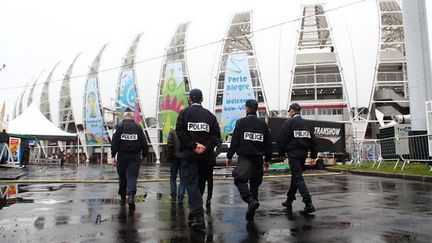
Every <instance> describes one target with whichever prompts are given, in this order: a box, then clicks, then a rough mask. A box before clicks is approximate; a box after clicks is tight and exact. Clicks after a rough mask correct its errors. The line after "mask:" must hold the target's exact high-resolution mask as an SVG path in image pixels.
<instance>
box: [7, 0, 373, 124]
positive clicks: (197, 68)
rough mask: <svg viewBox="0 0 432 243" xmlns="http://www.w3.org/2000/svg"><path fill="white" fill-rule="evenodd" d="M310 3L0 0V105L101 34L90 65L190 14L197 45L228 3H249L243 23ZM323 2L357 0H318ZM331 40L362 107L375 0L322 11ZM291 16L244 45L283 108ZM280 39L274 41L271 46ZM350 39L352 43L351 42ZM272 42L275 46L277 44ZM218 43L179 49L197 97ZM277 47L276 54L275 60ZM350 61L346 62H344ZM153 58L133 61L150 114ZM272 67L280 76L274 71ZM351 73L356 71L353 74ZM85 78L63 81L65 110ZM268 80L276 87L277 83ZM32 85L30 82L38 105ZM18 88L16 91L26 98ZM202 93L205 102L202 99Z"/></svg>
mask: <svg viewBox="0 0 432 243" xmlns="http://www.w3.org/2000/svg"><path fill="white" fill-rule="evenodd" d="M313 2H316V1H305V0H291V1H287V0H273V1H262V0H258V1H256V0H252V1H251V0H236V1H232V0H217V1H216V0H213V1H202V0H183V1H173V0H160V1H139V0H123V1H106V0H91V1H88V0H74V1H60V0H38V1H32V0H13V1H5V0H0V64H3V63H4V64H6V65H7V67H6V68H5V69H4V70H2V71H0V102H3V101H4V100H5V101H6V103H7V109H8V110H7V113H8V114H11V113H12V109H13V106H14V102H15V100H16V98H17V97H18V95H19V94H20V93H21V92H23V88H14V87H18V86H24V85H26V84H30V83H31V82H33V81H34V78H35V77H37V76H38V75H39V74H41V76H40V79H39V81H38V83H40V84H42V83H43V82H44V81H45V79H46V76H47V75H48V73H49V71H50V70H51V69H52V68H53V66H54V65H55V63H57V62H58V61H61V63H60V65H59V66H58V68H57V69H56V71H55V73H54V76H53V80H55V81H56V80H61V79H62V78H63V75H64V73H65V72H66V69H67V68H68V66H69V65H70V63H71V61H72V59H73V57H74V56H75V55H76V54H77V53H80V52H81V53H82V55H81V57H80V58H79V59H78V61H77V64H76V67H75V68H74V72H73V75H74V76H76V75H84V74H86V73H87V72H88V69H89V66H90V65H91V63H92V61H93V59H94V57H95V55H96V53H97V52H98V51H99V49H100V48H101V47H102V45H103V44H105V43H107V42H109V43H110V44H109V45H108V47H107V49H106V51H105V54H104V56H103V58H102V63H101V67H100V69H101V70H103V69H107V68H111V67H116V66H119V65H121V63H122V58H123V56H124V55H125V54H126V51H127V49H128V47H129V45H130V43H131V41H132V39H133V38H134V37H135V35H136V34H138V33H140V32H145V33H144V35H143V37H142V41H141V42H140V44H139V49H138V55H137V60H138V61H140V60H146V59H149V58H152V57H156V56H160V55H163V54H164V51H165V49H164V48H166V47H167V44H168V41H169V38H170V36H171V35H172V33H173V32H174V30H175V27H176V25H177V24H179V23H182V22H185V21H191V25H190V29H189V33H188V39H187V45H188V47H193V46H197V45H200V44H203V43H207V42H212V41H215V40H220V39H221V38H223V37H224V35H225V32H226V29H227V26H228V24H229V21H230V18H231V16H232V15H233V14H234V13H235V12H237V11H245V10H253V14H254V15H253V28H254V29H259V28H262V27H266V26H270V25H273V24H278V23H281V22H286V21H289V20H293V19H296V18H298V17H299V16H300V15H301V5H302V4H305V3H313ZM321 2H325V3H326V5H325V8H326V9H332V8H335V7H338V6H341V5H346V4H348V3H350V2H358V0H327V1H321ZM327 15H328V20H329V22H330V24H331V25H332V27H333V34H334V37H333V39H334V41H335V43H336V48H337V51H338V52H339V56H340V61H341V66H342V68H343V70H344V71H343V74H344V77H345V80H346V83H347V90H348V94H349V98H350V103H351V105H352V106H355V105H356V104H357V99H356V96H355V94H356V92H355V87H356V86H355V80H357V84H358V92H357V93H358V94H359V96H358V105H359V106H367V105H368V101H369V98H370V92H371V87H372V81H373V75H374V67H375V60H376V55H377V38H378V15H377V6H376V3H375V0H365V1H364V2H361V3H357V4H355V5H352V6H349V7H345V8H343V9H340V10H337V11H331V12H329V13H328V14H327ZM298 26H299V23H298V22H291V23H288V24H285V25H283V27H277V28H272V29H270V30H266V31H262V32H258V33H256V34H255V35H254V43H255V48H256V53H257V57H258V63H259V67H260V69H261V73H262V80H263V84H264V88H265V92H266V96H267V100H268V103H269V108H270V109H272V110H273V109H279V108H280V109H283V108H285V107H286V106H287V99H288V89H289V82H290V79H291V70H292V65H293V55H294V48H295V43H296V38H297V32H296V30H297V29H298ZM279 43H280V45H279ZM351 45H352V47H353V49H352V48H351ZM279 47H280V48H279ZM220 49H221V45H219V44H215V45H210V46H207V47H203V48H199V49H196V50H193V51H190V52H188V53H187V54H186V55H187V61H188V66H189V72H190V78H191V83H192V87H194V88H195V87H196V88H201V89H203V91H204V93H205V94H207V95H206V96H205V103H204V105H205V106H207V107H209V106H210V105H211V104H212V103H213V102H212V99H213V94H210V88H212V89H213V88H214V87H213V86H214V83H211V82H213V81H214V79H213V77H214V76H215V73H216V70H217V65H218V58H219V54H220ZM279 55H280V57H281V59H280V63H279V62H278V60H279ZM354 63H355V66H354ZM161 65H162V59H161V58H160V59H155V60H152V61H146V62H143V63H140V64H138V65H137V67H136V69H137V76H138V82H139V92H140V96H141V99H142V103H143V104H142V106H143V110H144V112H145V115H146V116H147V117H149V116H155V112H156V96H157V94H156V93H157V82H158V80H159V75H160V68H161ZM279 70H280V76H278V71H279ZM355 71H356V72H355ZM117 79H118V70H114V71H109V72H105V73H101V74H100V79H99V82H100V85H101V95H102V102H103V105H104V106H110V104H111V98H113V97H114V89H115V84H116V83H117ZM84 82H85V77H83V78H77V79H74V80H72V86H73V88H72V93H73V97H74V101H73V108H74V109H75V110H74V112H75V116H76V118H77V119H78V120H80V119H82V114H81V113H82V109H81V107H82V95H83V86H84ZM278 82H280V84H281V85H280V86H281V88H280V89H279V90H278V85H277V84H278ZM59 88H60V82H58V81H57V82H53V85H52V87H51V89H50V92H51V94H50V101H51V112H52V113H53V116H54V119H55V120H56V119H57V112H58V111H57V109H58V104H57V103H58V96H59ZM40 91H41V85H39V86H38V88H37V89H36V90H35V94H34V100H35V102H37V103H39V99H40ZM27 96H28V92H27V94H26V96H25V99H27ZM209 101H211V102H209Z"/></svg>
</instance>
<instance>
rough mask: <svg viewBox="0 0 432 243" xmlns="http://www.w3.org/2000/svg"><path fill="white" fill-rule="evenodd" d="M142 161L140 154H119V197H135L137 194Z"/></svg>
mask: <svg viewBox="0 0 432 243" xmlns="http://www.w3.org/2000/svg"><path fill="white" fill-rule="evenodd" d="M140 159H141V156H140V154H129V153H119V154H118V155H117V173H118V175H119V190H118V194H119V195H121V196H126V195H128V196H134V195H135V194H136V191H137V189H136V186H137V180H138V175H139V170H140Z"/></svg>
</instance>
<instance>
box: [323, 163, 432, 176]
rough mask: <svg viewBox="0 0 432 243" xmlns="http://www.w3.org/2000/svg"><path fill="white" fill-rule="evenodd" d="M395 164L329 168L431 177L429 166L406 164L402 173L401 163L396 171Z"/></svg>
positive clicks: (365, 164)
mask: <svg viewBox="0 0 432 243" xmlns="http://www.w3.org/2000/svg"><path fill="white" fill-rule="evenodd" d="M395 164H396V162H390V161H388V162H382V163H381V166H380V168H376V165H378V163H377V164H376V165H375V168H372V165H373V163H363V164H362V165H360V166H357V167H356V166H355V165H335V166H332V167H331V168H335V169H345V170H347V169H348V170H361V171H372V172H386V173H392V174H402V175H419V176H432V172H429V170H430V166H428V165H427V164H426V163H413V162H412V163H410V164H406V165H405V168H404V170H403V171H401V168H402V165H403V163H401V162H399V163H398V166H397V168H396V169H393V168H394V167H395Z"/></svg>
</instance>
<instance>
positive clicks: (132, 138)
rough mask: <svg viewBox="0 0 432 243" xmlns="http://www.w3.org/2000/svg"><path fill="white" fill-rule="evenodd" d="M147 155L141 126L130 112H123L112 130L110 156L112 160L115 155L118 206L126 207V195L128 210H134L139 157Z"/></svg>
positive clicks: (146, 145) (146, 146)
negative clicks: (117, 176)
mask: <svg viewBox="0 0 432 243" xmlns="http://www.w3.org/2000/svg"><path fill="white" fill-rule="evenodd" d="M147 153H148V144H147V139H146V137H145V135H144V132H143V130H142V128H141V126H140V125H138V124H136V123H135V121H134V117H133V113H132V112H125V113H124V116H123V121H122V122H121V123H120V124H118V125H117V126H116V127H115V129H114V133H113V138H112V142H111V155H112V157H113V158H115V156H116V155H117V161H118V162H117V173H118V175H119V190H118V194H119V195H120V197H121V201H120V204H121V205H122V206H125V205H126V195H127V196H128V198H127V202H128V204H129V209H132V210H133V209H135V194H136V191H137V189H136V185H137V179H138V174H139V169H140V164H141V163H140V162H141V155H142V156H143V158H144V159H145V158H146V157H147Z"/></svg>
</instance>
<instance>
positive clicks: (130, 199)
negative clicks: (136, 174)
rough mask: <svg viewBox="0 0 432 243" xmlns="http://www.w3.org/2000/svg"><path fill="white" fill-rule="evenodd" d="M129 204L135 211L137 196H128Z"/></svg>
mask: <svg viewBox="0 0 432 243" xmlns="http://www.w3.org/2000/svg"><path fill="white" fill-rule="evenodd" d="M127 201H128V204H129V209H132V210H134V209H135V196H134V195H130V196H128V200H127Z"/></svg>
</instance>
